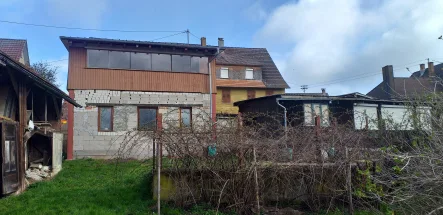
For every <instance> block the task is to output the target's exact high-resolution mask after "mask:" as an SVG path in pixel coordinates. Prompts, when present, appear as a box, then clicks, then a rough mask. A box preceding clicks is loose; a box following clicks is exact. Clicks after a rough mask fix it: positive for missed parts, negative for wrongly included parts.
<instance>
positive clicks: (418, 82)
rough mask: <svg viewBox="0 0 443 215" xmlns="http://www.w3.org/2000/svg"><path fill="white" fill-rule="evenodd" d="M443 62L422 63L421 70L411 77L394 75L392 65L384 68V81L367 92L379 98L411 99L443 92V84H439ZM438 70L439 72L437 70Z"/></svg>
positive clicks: (442, 72)
mask: <svg viewBox="0 0 443 215" xmlns="http://www.w3.org/2000/svg"><path fill="white" fill-rule="evenodd" d="M442 68H443V64H439V65H437V66H435V67H434V63H433V62H429V63H428V68H425V64H421V65H420V70H419V71H417V72H414V73H413V74H412V75H411V76H410V77H394V69H393V67H392V65H388V66H385V67H383V68H382V72H383V81H382V82H381V83H380V84H379V85H377V86H376V87H375V88H374V89H372V90H371V91H369V92H368V93H367V95H368V96H372V97H375V98H378V99H400V100H410V99H417V98H420V97H423V96H424V95H427V94H430V93H435V92H443V86H442V85H441V84H438V83H439V82H440V80H441V79H440V78H441V77H443V76H442V74H443V71H442ZM436 71H437V72H436Z"/></svg>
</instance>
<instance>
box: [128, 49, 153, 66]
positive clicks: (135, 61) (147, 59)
mask: <svg viewBox="0 0 443 215" xmlns="http://www.w3.org/2000/svg"><path fill="white" fill-rule="evenodd" d="M151 62H152V61H151V54H146V53H134V52H133V53H131V69H139V70H151Z"/></svg>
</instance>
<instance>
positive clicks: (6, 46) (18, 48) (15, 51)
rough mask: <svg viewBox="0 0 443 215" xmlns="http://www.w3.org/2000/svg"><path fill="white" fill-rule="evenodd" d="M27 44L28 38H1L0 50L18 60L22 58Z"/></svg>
mask: <svg viewBox="0 0 443 215" xmlns="http://www.w3.org/2000/svg"><path fill="white" fill-rule="evenodd" d="M25 46H26V40H16V39H4V38H0V51H2V52H3V53H5V54H7V55H8V56H10V57H11V58H12V59H14V60H16V61H18V60H20V58H21V57H22V53H23V49H24V48H25Z"/></svg>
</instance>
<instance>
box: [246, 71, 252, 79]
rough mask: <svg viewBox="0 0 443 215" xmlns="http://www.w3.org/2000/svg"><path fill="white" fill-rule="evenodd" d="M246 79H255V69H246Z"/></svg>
mask: <svg viewBox="0 0 443 215" xmlns="http://www.w3.org/2000/svg"><path fill="white" fill-rule="evenodd" d="M245 79H254V70H253V69H246V77H245Z"/></svg>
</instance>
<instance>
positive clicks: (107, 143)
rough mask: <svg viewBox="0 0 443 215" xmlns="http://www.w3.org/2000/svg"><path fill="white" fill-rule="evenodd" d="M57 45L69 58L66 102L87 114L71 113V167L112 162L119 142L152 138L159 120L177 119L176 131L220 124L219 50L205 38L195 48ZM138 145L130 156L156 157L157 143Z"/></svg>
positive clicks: (86, 42) (85, 42) (72, 40)
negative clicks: (75, 161)
mask: <svg viewBox="0 0 443 215" xmlns="http://www.w3.org/2000/svg"><path fill="white" fill-rule="evenodd" d="M60 39H61V41H62V43H63V45H64V46H65V47H66V49H67V50H68V52H69V72H68V84H67V88H68V91H69V95H70V96H71V97H72V98H75V99H76V101H77V102H79V103H80V104H81V105H82V106H84V107H83V108H73V107H72V105H70V106H69V107H68V144H67V152H68V153H67V154H68V159H72V158H81V157H94V158H109V157H112V156H114V155H116V153H118V152H119V150H120V152H121V149H122V148H121V147H122V146H123V145H124V144H125V142H124V140H123V138H121V136H122V134H125V133H127V132H130V131H135V132H136V131H137V130H143V131H145V130H154V129H155V127H156V126H157V118H158V116H159V115H160V114H161V115H162V123H165V122H166V121H168V119H172V120H176V121H177V122H178V123H177V126H192V124H193V123H196V120H198V118H199V116H201V115H204V114H207V115H208V117H209V116H211V117H214V116H215V103H214V102H212V105H211V100H214V98H215V95H216V86H215V70H216V69H215V68H216V67H215V60H214V57H215V55H216V54H217V52H218V47H216V46H207V45H206V39H205V38H202V41H201V42H202V43H201V44H198V45H197V44H181V43H165V42H144V41H128V40H113V39H101V38H78V37H60ZM211 87H212V88H211ZM211 93H212V95H211ZM140 142H141V143H142V144H144V145H142V146H137V149H136V154H135V153H130V155H126V156H130V157H134V158H138V157H146V156H151V155H152V140H150V139H144V140H142V141H140Z"/></svg>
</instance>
